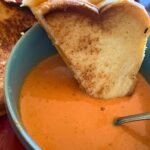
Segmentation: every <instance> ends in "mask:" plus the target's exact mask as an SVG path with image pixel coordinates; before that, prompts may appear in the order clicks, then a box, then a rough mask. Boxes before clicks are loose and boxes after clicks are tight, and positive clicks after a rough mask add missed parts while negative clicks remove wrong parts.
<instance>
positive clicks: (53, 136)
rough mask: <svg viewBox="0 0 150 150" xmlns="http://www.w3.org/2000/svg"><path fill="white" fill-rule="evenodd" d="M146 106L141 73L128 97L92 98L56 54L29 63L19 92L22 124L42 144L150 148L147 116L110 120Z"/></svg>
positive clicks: (66, 148)
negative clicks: (33, 64) (117, 121)
mask: <svg viewBox="0 0 150 150" xmlns="http://www.w3.org/2000/svg"><path fill="white" fill-rule="evenodd" d="M149 111H150V87H149V85H148V84H147V83H146V81H145V80H144V79H143V77H142V76H140V75H139V76H138V84H137V88H136V90H135V92H134V94H133V95H132V96H131V97H124V98H118V99H111V100H101V99H95V98H92V97H90V96H88V95H86V93H85V92H84V91H82V90H81V89H79V87H78V84H77V82H76V80H75V79H74V77H73V74H72V72H71V71H70V70H69V69H68V68H67V67H66V65H65V64H64V63H63V61H62V60H61V58H60V57H59V56H53V57H50V58H48V59H47V60H44V61H43V62H41V63H40V64H39V65H38V66H37V67H35V68H34V69H33V71H32V72H31V73H30V74H29V76H28V77H27V79H26V81H25V83H24V85H23V88H22V91H21V96H20V113H21V117H22V122H23V124H24V127H25V129H26V130H27V132H28V133H29V135H30V136H31V137H32V138H33V139H34V140H35V141H36V143H37V144H38V145H39V146H40V147H41V148H42V149H43V150H150V122H149V121H141V122H134V123H128V124H126V125H122V126H114V125H113V120H114V119H115V118H116V117H118V116H126V115H131V114H137V113H142V112H149Z"/></svg>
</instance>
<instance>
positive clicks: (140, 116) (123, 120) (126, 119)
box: [114, 113, 150, 126]
mask: <svg viewBox="0 0 150 150" xmlns="http://www.w3.org/2000/svg"><path fill="white" fill-rule="evenodd" d="M142 120H150V113H143V114H137V115H130V116H125V117H120V118H118V119H116V120H115V122H114V123H115V125H117V126H118V125H122V124H124V123H128V122H134V121H142Z"/></svg>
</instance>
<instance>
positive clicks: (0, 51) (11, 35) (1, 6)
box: [0, 0, 35, 116]
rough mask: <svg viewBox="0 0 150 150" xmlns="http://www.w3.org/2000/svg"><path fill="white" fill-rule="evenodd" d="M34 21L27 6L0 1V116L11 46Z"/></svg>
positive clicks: (2, 109) (2, 111) (3, 110)
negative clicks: (21, 6) (22, 6)
mask: <svg viewBox="0 0 150 150" xmlns="http://www.w3.org/2000/svg"><path fill="white" fill-rule="evenodd" d="M34 22H35V18H34V16H33V15H32V13H31V12H30V11H29V10H28V9H27V8H20V7H19V6H16V5H14V4H7V3H6V2H3V1H2V0H1V1H0V116H1V115H3V114H4V112H5V109H4V98H3V79H4V71H5V66H6V63H7V59H8V57H9V54H10V52H11V49H12V47H13V46H14V45H15V43H16V41H17V40H18V39H19V38H20V36H21V32H24V31H26V30H27V29H28V28H30V27H31V26H32V25H33V24H34Z"/></svg>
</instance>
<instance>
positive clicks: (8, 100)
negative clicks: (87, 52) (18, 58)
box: [4, 23, 41, 150]
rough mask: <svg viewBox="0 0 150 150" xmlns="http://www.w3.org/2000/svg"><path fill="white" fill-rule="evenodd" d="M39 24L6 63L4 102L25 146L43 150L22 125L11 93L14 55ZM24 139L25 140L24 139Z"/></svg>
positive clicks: (30, 30)
mask: <svg viewBox="0 0 150 150" xmlns="http://www.w3.org/2000/svg"><path fill="white" fill-rule="evenodd" d="M39 26H40V25H39V24H38V23H36V24H35V25H33V27H31V28H30V29H29V30H28V31H27V32H26V33H25V34H24V35H23V36H22V37H21V38H20V39H19V40H18V41H17V43H16V45H15V46H14V47H13V49H12V52H11V54H10V56H9V59H8V61H7V64H6V70H5V73H4V102H5V106H6V110H7V114H8V117H9V119H10V122H11V124H13V126H12V127H13V129H14V131H15V133H16V134H17V135H18V137H19V139H20V140H21V141H22V143H23V144H24V146H25V147H26V148H27V149H36V150H41V148H40V147H39V146H38V145H37V144H36V143H35V142H34V141H33V140H32V138H31V137H30V136H29V134H28V133H27V131H26V130H25V128H24V127H23V126H22V123H21V122H20V121H19V119H18V118H17V116H16V114H15V112H14V108H13V107H12V105H11V101H12V97H11V95H10V94H9V75H8V74H10V68H11V64H12V61H13V56H14V55H15V53H16V51H18V50H19V47H20V45H22V43H24V41H25V40H26V39H27V38H28V37H31V36H32V35H33V33H34V32H35V30H37V29H38V28H39ZM23 139H24V140H23Z"/></svg>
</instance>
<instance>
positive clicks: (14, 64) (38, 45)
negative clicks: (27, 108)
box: [4, 24, 150, 150]
mask: <svg viewBox="0 0 150 150" xmlns="http://www.w3.org/2000/svg"><path fill="white" fill-rule="evenodd" d="M147 47H148V48H147V51H146V57H145V59H144V62H143V65H142V68H141V73H142V74H143V75H144V77H145V79H146V80H147V81H148V82H149V83H150V40H149V41H148V44H147ZM55 53H57V52H56V50H55V48H54V47H53V45H52V43H51V42H50V40H49V39H48V37H47V35H46V33H45V31H44V30H43V29H42V28H41V27H40V25H38V24H37V25H35V26H34V27H33V28H32V29H30V30H29V31H28V32H27V33H26V34H25V35H24V36H23V37H22V38H21V39H20V40H19V41H18V43H17V44H16V46H15V47H14V49H13V51H12V53H11V55H10V58H9V61H8V64H7V67H6V73H5V87H4V91H5V99H6V107H7V111H8V115H9V118H10V121H11V123H12V126H13V128H14V130H15V132H16V134H17V135H18V137H19V138H20V140H21V141H22V143H23V144H24V145H25V147H26V148H27V149H36V150H39V149H40V147H39V146H38V145H37V144H36V143H34V141H33V140H32V139H31V137H30V136H29V135H28V134H27V132H26V131H25V129H24V127H23V125H22V123H21V118H20V114H19V94H20V89H21V87H22V84H23V81H24V79H25V77H26V76H27V75H28V73H29V72H30V71H31V70H32V68H33V67H34V66H36V65H37V64H38V63H39V62H40V61H42V60H43V59H45V58H47V57H49V56H50V55H54V54H55ZM39 121H40V120H39Z"/></svg>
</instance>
